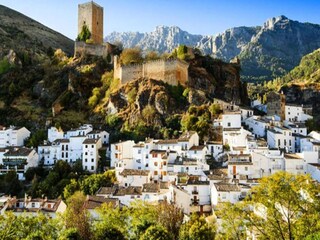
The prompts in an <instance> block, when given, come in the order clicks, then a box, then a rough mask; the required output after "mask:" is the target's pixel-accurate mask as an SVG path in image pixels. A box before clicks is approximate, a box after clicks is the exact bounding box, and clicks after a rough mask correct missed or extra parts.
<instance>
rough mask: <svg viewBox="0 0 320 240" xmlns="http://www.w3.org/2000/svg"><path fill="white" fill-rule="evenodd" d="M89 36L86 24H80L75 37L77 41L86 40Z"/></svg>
mask: <svg viewBox="0 0 320 240" xmlns="http://www.w3.org/2000/svg"><path fill="white" fill-rule="evenodd" d="M90 38H91V32H90V30H89V28H88V26H87V25H86V24H83V25H82V28H81V32H80V33H79V35H78V37H77V39H76V40H77V41H83V42H86V41H87V40H89V39H90Z"/></svg>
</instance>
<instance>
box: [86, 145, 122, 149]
mask: <svg viewBox="0 0 320 240" xmlns="http://www.w3.org/2000/svg"><path fill="white" fill-rule="evenodd" d="M85 147H86V148H88V145H86V146H85ZM116 149H117V148H116Z"/></svg>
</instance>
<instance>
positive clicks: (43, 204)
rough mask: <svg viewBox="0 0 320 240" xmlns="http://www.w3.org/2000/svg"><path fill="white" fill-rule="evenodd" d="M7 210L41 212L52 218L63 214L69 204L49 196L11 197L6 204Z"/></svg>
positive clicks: (30, 213) (20, 212)
mask: <svg viewBox="0 0 320 240" xmlns="http://www.w3.org/2000/svg"><path fill="white" fill-rule="evenodd" d="M4 208H5V210H6V211H11V212H13V214H14V215H22V214H23V215H31V216H35V215H38V214H39V212H41V213H43V214H45V215H48V216H49V217H50V218H56V217H57V215H58V214H62V213H63V212H64V211H65V210H66V209H67V205H66V204H65V203H64V202H63V201H62V200H61V199H47V198H31V197H28V198H27V197H26V198H20V199H16V198H15V197H13V198H9V199H8V201H7V203H6V206H5V207H4Z"/></svg>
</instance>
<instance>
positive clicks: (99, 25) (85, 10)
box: [78, 1, 103, 44]
mask: <svg viewBox="0 0 320 240" xmlns="http://www.w3.org/2000/svg"><path fill="white" fill-rule="evenodd" d="M84 24H86V25H87V26H88V28H89V30H90V32H91V39H92V41H93V43H95V44H102V43H103V7H101V6H99V5H98V4H96V3H95V2H93V1H91V2H88V3H83V4H79V5H78V34H79V33H80V32H81V30H82V26H83V25H84Z"/></svg>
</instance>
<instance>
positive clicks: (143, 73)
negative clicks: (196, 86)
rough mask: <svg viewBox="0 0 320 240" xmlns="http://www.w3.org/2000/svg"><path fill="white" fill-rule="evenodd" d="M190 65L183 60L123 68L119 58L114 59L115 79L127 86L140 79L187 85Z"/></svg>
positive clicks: (153, 62)
mask: <svg viewBox="0 0 320 240" xmlns="http://www.w3.org/2000/svg"><path fill="white" fill-rule="evenodd" d="M188 66H189V64H188V63H186V62H183V61H181V60H177V59H175V60H162V59H161V60H155V61H149V62H146V63H143V64H133V65H127V66H121V65H120V63H118V57H117V56H115V58H114V78H119V79H120V81H121V84H125V83H127V82H129V81H131V80H133V79H137V78H140V77H146V78H151V79H155V80H161V81H163V82H166V83H168V84H170V85H178V84H179V83H180V84H181V85H186V83H187V81H188V77H189V75H188Z"/></svg>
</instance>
